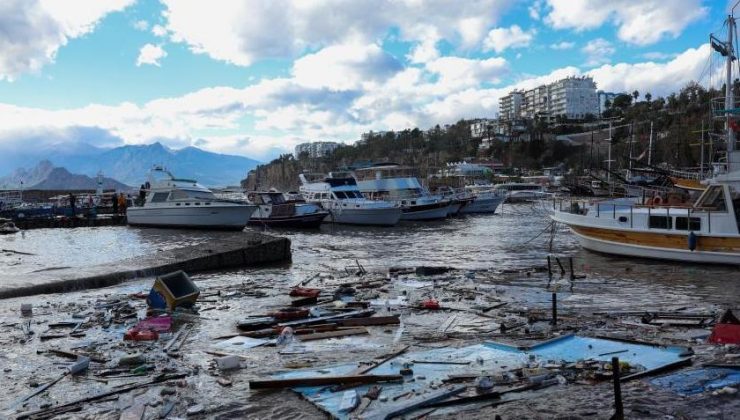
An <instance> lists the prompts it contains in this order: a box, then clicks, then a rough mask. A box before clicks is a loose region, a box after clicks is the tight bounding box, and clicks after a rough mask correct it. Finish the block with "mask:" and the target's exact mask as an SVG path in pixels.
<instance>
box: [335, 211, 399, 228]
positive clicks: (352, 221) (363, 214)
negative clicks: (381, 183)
mask: <svg viewBox="0 0 740 420" xmlns="http://www.w3.org/2000/svg"><path fill="white" fill-rule="evenodd" d="M400 219H401V209H399V208H397V207H384V208H369V209H367V208H366V209H362V208H338V209H331V210H330V211H329V215H327V216H326V218H325V219H324V221H326V222H332V223H341V224H346V225H366V226H395V225H396V224H398V221H399V220H400Z"/></svg>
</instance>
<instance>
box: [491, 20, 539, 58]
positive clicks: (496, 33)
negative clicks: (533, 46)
mask: <svg viewBox="0 0 740 420" xmlns="http://www.w3.org/2000/svg"><path fill="white" fill-rule="evenodd" d="M536 33H537V32H536V31H535V30H534V29H532V30H529V31H523V30H522V28H521V27H519V25H512V26H511V27H509V28H495V29H492V30H491V31H490V32H488V36H487V37H486V39H485V41H483V48H484V50H487V51H490V50H494V51H496V52H497V53H501V52H503V51H504V50H506V49H507V48H522V47H527V46H529V44H530V43H531V42H532V40H533V39H534V36H535V34H536Z"/></svg>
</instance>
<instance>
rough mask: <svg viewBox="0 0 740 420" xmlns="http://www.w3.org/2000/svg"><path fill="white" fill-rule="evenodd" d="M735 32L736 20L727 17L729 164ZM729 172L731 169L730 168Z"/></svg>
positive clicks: (726, 86)
mask: <svg viewBox="0 0 740 420" xmlns="http://www.w3.org/2000/svg"><path fill="white" fill-rule="evenodd" d="M734 32H735V18H733V17H732V15H729V16H727V65H726V71H727V75H726V80H725V83H726V84H725V116H726V117H725V129H726V130H727V152H728V153H727V160H728V164H729V159H730V154H729V152H732V151H733V150H735V132H734V131H733V130H732V127H731V126H730V123H731V122H732V114H731V113H730V112H729V110H731V109H733V108H735V97H734V94H733V91H732V60H733V59H734V58H735V54H734V53H735V49H734V48H733V46H732V36H733V33H734ZM728 170H729V168H728Z"/></svg>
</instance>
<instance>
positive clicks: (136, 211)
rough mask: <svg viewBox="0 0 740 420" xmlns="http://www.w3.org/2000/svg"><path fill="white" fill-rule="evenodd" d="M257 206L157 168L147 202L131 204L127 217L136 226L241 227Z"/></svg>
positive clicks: (150, 182)
mask: <svg viewBox="0 0 740 420" xmlns="http://www.w3.org/2000/svg"><path fill="white" fill-rule="evenodd" d="M256 209H257V206H255V205H252V204H248V203H246V202H243V201H237V200H226V199H220V198H217V197H216V196H215V195H214V194H213V192H212V191H211V190H209V189H208V188H206V187H204V186H202V185H200V184H198V183H197V182H196V181H195V180H192V179H180V178H175V177H174V176H172V174H171V173H170V172H169V171H167V170H165V169H164V168H161V167H155V168H154V169H152V171H151V172H150V174H149V189H148V191H147V192H146V199H145V200H144V203H143V205H141V206H133V207H129V208H128V210H127V212H126V219H127V221H128V224H129V225H132V226H155V227H174V228H207V229H234V230H241V229H244V227H245V226H246V225H247V222H249V218H250V217H251V216H252V213H253V212H254V211H255V210H256Z"/></svg>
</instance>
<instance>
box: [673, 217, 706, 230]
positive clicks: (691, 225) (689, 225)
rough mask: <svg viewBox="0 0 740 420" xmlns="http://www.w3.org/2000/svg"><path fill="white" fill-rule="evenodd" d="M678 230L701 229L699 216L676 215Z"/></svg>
mask: <svg viewBox="0 0 740 420" xmlns="http://www.w3.org/2000/svg"><path fill="white" fill-rule="evenodd" d="M676 230H701V219H700V218H698V217H676Z"/></svg>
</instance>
